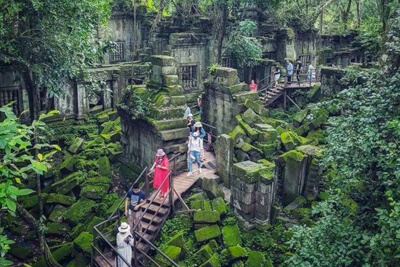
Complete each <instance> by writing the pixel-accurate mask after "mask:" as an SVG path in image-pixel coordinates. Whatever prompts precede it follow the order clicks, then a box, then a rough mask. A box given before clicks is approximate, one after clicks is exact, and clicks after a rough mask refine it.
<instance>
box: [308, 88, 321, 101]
mask: <svg viewBox="0 0 400 267" xmlns="http://www.w3.org/2000/svg"><path fill="white" fill-rule="evenodd" d="M321 96H322V94H321V85H320V84H315V85H314V86H313V87H312V88H311V89H310V91H308V93H307V98H308V99H309V100H311V101H312V102H315V101H318V99H320V97H321Z"/></svg>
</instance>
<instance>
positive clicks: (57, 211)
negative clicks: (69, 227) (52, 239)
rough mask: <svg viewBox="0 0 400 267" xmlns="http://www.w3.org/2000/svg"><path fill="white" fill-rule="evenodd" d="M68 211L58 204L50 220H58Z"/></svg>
mask: <svg viewBox="0 0 400 267" xmlns="http://www.w3.org/2000/svg"><path fill="white" fill-rule="evenodd" d="M66 211H67V208H65V207H63V206H61V205H56V206H55V207H54V209H53V211H52V212H51V214H50V216H49V220H50V221H53V222H56V221H58V218H60V217H61V216H64V214H65V213H66Z"/></svg>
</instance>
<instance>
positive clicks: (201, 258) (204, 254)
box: [193, 244, 213, 264]
mask: <svg viewBox="0 0 400 267" xmlns="http://www.w3.org/2000/svg"><path fill="white" fill-rule="evenodd" d="M212 255H213V250H212V248H211V246H210V245H209V244H207V245H204V246H202V247H201V248H200V249H199V250H198V251H197V252H196V253H194V255H193V259H194V262H197V263H199V264H202V263H204V262H206V261H208V260H209V259H210V258H211V257H212Z"/></svg>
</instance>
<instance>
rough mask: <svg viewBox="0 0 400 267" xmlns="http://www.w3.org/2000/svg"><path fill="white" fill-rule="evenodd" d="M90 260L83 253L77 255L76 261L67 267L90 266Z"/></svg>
mask: <svg viewBox="0 0 400 267" xmlns="http://www.w3.org/2000/svg"><path fill="white" fill-rule="evenodd" d="M89 262H90V261H89V259H88V258H87V257H85V256H84V255H83V254H82V253H78V254H76V255H75V257H74V259H73V260H72V261H70V262H69V263H68V265H67V267H82V266H88V265H89Z"/></svg>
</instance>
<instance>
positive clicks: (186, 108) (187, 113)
mask: <svg viewBox="0 0 400 267" xmlns="http://www.w3.org/2000/svg"><path fill="white" fill-rule="evenodd" d="M183 107H184V108H185V118H186V119H187V118H188V116H189V115H190V114H191V113H190V107H189V106H188V104H187V103H185V104H184V105H183Z"/></svg>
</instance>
